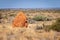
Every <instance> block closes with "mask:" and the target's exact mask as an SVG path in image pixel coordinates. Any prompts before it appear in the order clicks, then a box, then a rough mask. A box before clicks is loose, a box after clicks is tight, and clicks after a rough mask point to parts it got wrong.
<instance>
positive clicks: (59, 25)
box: [50, 18, 60, 32]
mask: <svg viewBox="0 0 60 40" xmlns="http://www.w3.org/2000/svg"><path fill="white" fill-rule="evenodd" d="M50 28H51V29H52V30H55V31H58V32H60V18H58V19H57V20H56V23H54V24H52V25H51V27H50Z"/></svg>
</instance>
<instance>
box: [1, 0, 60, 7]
mask: <svg viewBox="0 0 60 40" xmlns="http://www.w3.org/2000/svg"><path fill="white" fill-rule="evenodd" d="M0 8H60V0H0Z"/></svg>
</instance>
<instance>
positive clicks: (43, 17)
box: [33, 15, 51, 21]
mask: <svg viewBox="0 0 60 40" xmlns="http://www.w3.org/2000/svg"><path fill="white" fill-rule="evenodd" d="M33 20H36V21H50V20H51V19H50V18H48V17H45V16H41V15H40V16H35V17H34V18H33Z"/></svg>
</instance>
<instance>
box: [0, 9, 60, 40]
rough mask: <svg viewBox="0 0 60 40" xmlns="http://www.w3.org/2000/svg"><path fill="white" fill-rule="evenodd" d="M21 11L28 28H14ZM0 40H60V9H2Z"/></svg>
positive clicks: (0, 15) (0, 14)
mask: <svg viewBox="0 0 60 40" xmlns="http://www.w3.org/2000/svg"><path fill="white" fill-rule="evenodd" d="M20 11H23V12H24V13H25V14H26V16H27V18H28V23H29V25H28V28H12V22H13V19H14V17H15V16H16V14H17V13H18V12H20ZM0 40H60V9H0Z"/></svg>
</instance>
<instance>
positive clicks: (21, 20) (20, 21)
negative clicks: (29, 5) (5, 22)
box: [12, 12, 28, 27]
mask: <svg viewBox="0 0 60 40" xmlns="http://www.w3.org/2000/svg"><path fill="white" fill-rule="evenodd" d="M12 25H13V27H27V26H28V23H27V17H26V15H25V14H24V13H23V12H19V13H18V14H17V15H16V17H15V18H14V20H13V22H12Z"/></svg>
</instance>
